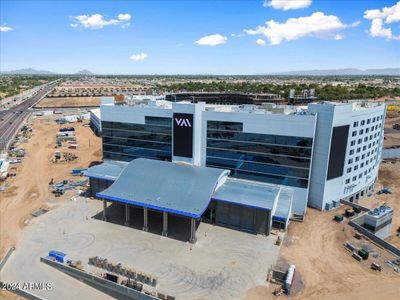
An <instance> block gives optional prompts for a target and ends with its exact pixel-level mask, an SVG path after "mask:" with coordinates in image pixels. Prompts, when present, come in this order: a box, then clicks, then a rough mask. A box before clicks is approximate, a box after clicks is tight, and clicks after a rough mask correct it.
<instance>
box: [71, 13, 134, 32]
mask: <svg viewBox="0 0 400 300" xmlns="http://www.w3.org/2000/svg"><path fill="white" fill-rule="evenodd" d="M131 18H132V17H131V15H130V14H119V15H118V16H117V18H116V19H106V17H105V16H104V15H100V14H93V15H80V16H75V17H71V19H72V23H71V24H70V26H71V27H72V28H85V29H101V28H103V27H105V26H110V25H114V26H115V25H120V26H121V27H122V28H126V27H129V26H130V20H131Z"/></svg>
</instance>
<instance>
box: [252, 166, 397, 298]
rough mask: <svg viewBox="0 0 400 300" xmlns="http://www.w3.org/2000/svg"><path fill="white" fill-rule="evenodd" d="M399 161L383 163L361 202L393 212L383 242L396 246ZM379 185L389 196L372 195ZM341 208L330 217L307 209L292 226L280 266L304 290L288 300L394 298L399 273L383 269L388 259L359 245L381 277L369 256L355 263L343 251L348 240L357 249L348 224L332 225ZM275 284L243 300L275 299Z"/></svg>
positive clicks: (258, 288)
mask: <svg viewBox="0 0 400 300" xmlns="http://www.w3.org/2000/svg"><path fill="white" fill-rule="evenodd" d="M399 183H400V161H399V160H398V161H395V162H394V163H392V162H388V163H382V164H381V167H380V173H379V182H378V183H377V185H376V188H375V192H374V194H373V195H372V196H371V197H367V198H364V199H362V200H360V204H362V205H364V206H366V207H369V208H373V207H377V206H378V205H380V204H383V203H385V202H386V203H388V205H389V206H390V207H392V208H393V209H394V215H393V223H392V235H391V237H390V238H389V239H387V240H386V241H388V242H390V243H392V244H393V245H395V246H397V247H400V238H399V237H397V236H396V230H397V228H398V227H399V226H400V201H399V199H400V184H399ZM383 186H385V187H389V188H390V189H391V190H392V192H393V193H392V194H386V195H376V191H378V190H380V189H381V188H382V187H383ZM346 208H348V207H346V206H342V207H340V208H339V209H337V210H334V211H330V212H320V211H318V210H315V209H310V208H309V209H308V211H307V215H306V219H305V221H304V222H303V223H296V222H292V223H291V224H290V225H289V230H288V232H287V235H286V237H285V239H284V242H283V245H282V247H281V251H280V258H279V260H280V261H285V262H287V263H290V264H294V265H296V270H297V272H298V273H297V275H296V276H300V277H301V282H302V283H303V284H304V286H303V290H302V291H301V292H299V293H298V294H297V295H293V297H291V298H293V299H299V300H300V299H302V300H303V299H304V300H306V299H307V300H309V299H315V300H337V299H343V300H367V299H385V300H395V299H399V295H400V274H399V273H396V272H394V271H393V270H391V269H390V268H389V267H388V266H387V265H386V264H384V262H383V261H384V258H385V257H387V258H391V255H390V254H389V253H388V252H387V251H386V250H383V249H380V248H378V247H376V246H375V245H374V244H372V243H370V242H368V241H366V240H363V241H362V243H363V245H365V246H366V247H368V248H371V249H373V250H374V251H375V252H377V253H379V256H380V259H379V260H378V261H379V263H380V264H381V265H382V267H383V271H382V272H377V271H373V270H371V268H370V265H371V263H372V262H373V261H377V259H374V258H372V257H370V258H369V259H368V260H367V261H366V262H362V263H360V262H358V261H356V260H355V259H354V258H352V257H351V253H349V252H348V251H347V250H346V249H345V248H344V246H343V245H344V243H346V242H347V241H349V242H351V243H353V244H357V243H359V241H358V240H356V239H355V238H354V232H355V231H354V229H353V228H352V227H350V226H349V225H347V222H348V221H347V220H345V221H343V222H341V223H340V224H338V223H337V222H335V221H333V217H334V216H335V215H336V214H342V213H344V211H345V209H346ZM275 287H276V285H275V286H274V285H272V284H271V285H270V286H269V287H268V288H267V287H256V288H254V289H251V290H249V291H248V293H247V299H248V300H250V299H251V300H256V299H257V300H258V299H260V300H261V299H275V298H276V297H275V296H273V294H272V293H273V291H274V289H275Z"/></svg>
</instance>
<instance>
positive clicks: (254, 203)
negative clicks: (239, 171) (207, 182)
mask: <svg viewBox="0 0 400 300" xmlns="http://www.w3.org/2000/svg"><path fill="white" fill-rule="evenodd" d="M279 190H280V187H279V186H273V185H267V184H263V183H256V182H250V181H246V180H240V179H233V178H228V179H227V180H226V182H225V184H224V185H223V186H221V187H220V188H219V189H218V190H217V191H216V192H215V194H214V195H213V196H212V198H213V200H216V201H224V202H229V203H234V204H237V205H241V206H247V207H253V208H257V209H263V210H271V211H272V210H274V207H275V205H276V202H277V198H278V195H279Z"/></svg>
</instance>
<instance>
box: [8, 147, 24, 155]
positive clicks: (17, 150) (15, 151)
mask: <svg viewBox="0 0 400 300" xmlns="http://www.w3.org/2000/svg"><path fill="white" fill-rule="evenodd" d="M8 155H9V156H10V157H24V156H25V149H23V148H19V147H15V148H12V149H10V151H8Z"/></svg>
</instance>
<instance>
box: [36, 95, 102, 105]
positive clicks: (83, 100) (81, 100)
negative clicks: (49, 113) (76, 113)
mask: <svg viewBox="0 0 400 300" xmlns="http://www.w3.org/2000/svg"><path fill="white" fill-rule="evenodd" d="M95 106H100V97H57V98H44V99H43V100H41V101H39V103H38V104H36V106H35V107H36V108H49V107H50V108H57V107H60V108H61V107H95Z"/></svg>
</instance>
